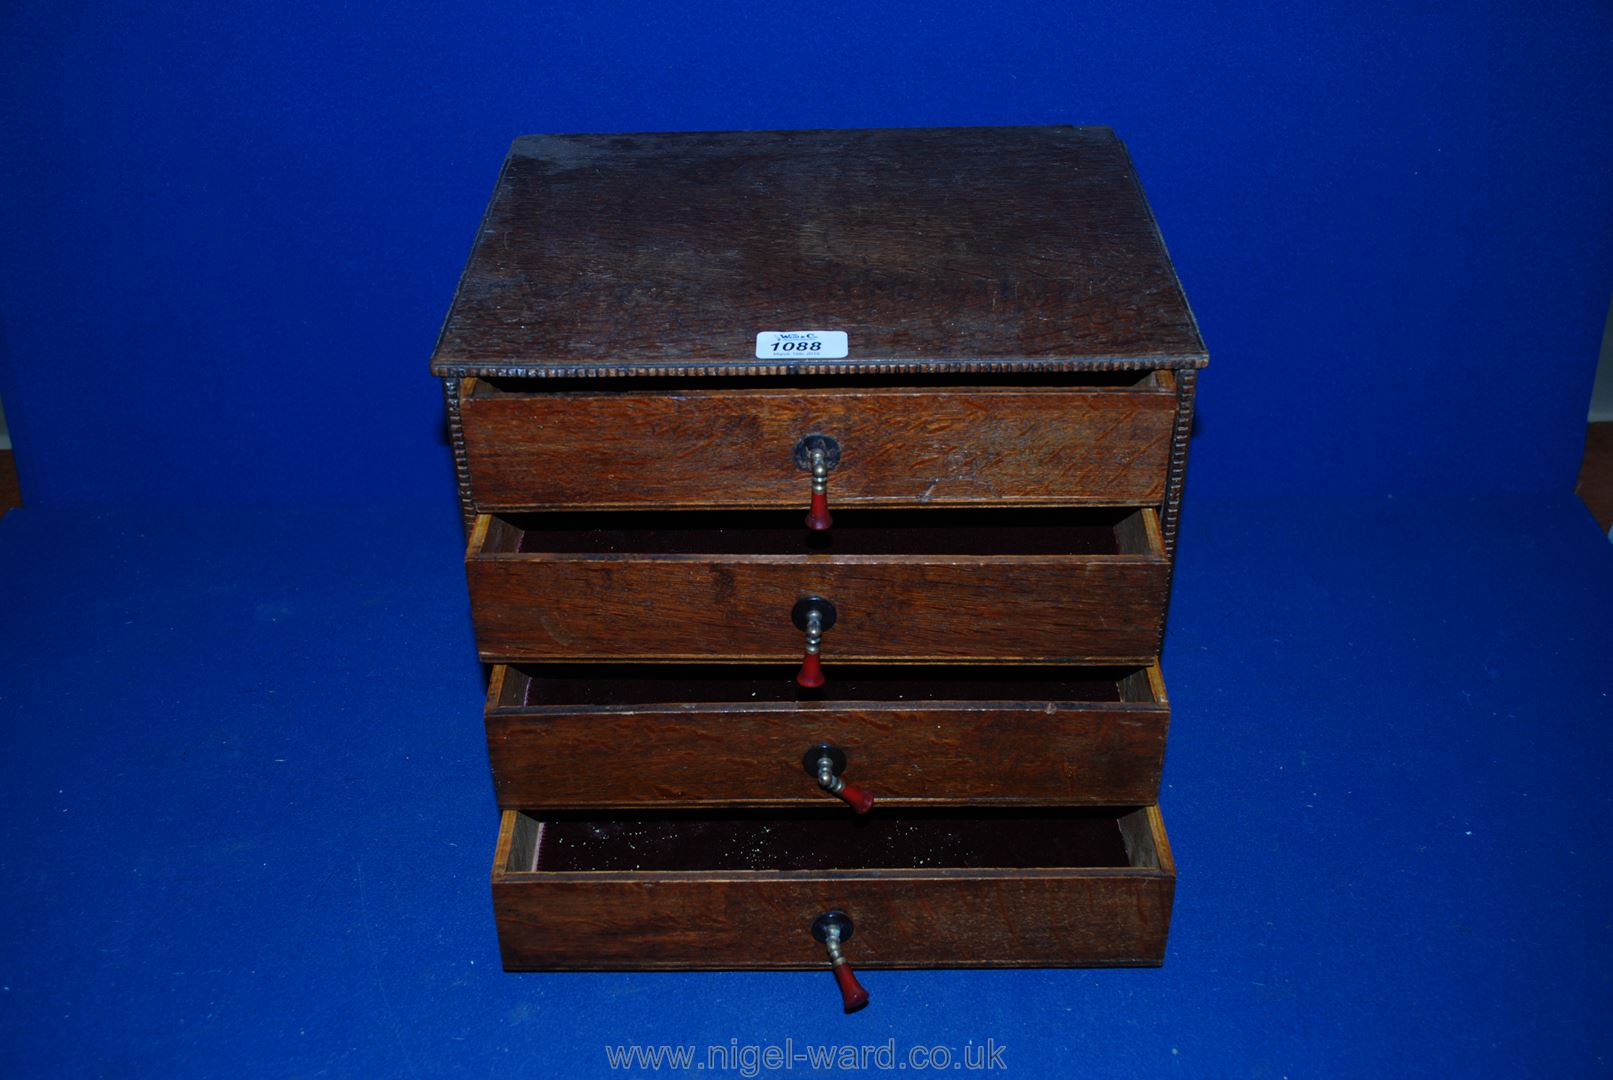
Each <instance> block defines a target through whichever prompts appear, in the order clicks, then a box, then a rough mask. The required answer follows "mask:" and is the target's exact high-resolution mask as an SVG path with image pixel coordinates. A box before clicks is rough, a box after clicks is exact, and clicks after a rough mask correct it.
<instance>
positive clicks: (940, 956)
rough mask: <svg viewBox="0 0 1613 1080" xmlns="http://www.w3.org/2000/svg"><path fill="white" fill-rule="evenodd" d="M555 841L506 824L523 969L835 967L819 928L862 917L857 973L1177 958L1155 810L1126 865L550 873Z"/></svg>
mask: <svg viewBox="0 0 1613 1080" xmlns="http://www.w3.org/2000/svg"><path fill="white" fill-rule="evenodd" d="M877 812H878V811H877V810H876V811H875V813H877ZM1058 827H1059V826H1058V825H1057V824H1053V825H1043V826H1041V828H1043V829H1047V828H1055V829H1056V828H1058ZM545 828H547V827H539V825H538V823H537V822H536V821H534V819H532V818H529V817H527V816H525V815H522V814H518V813H516V812H513V811H511V812H507V813H506V814H505V815H504V821H503V829H502V831H501V834H500V842H499V848H498V855H497V857H496V862H495V868H494V875H493V903H494V910H495V914H496V917H497V920H498V927H499V941H500V945H501V948H502V951H503V957H504V965H505V967H506V968H508V969H512V970H515V969H553V968H578V969H653V968H824V969H827V967H828V964H827V961H826V958H825V955H824V953H823V950H822V947H821V946H820V945H818V943H817V942H815V941H814V940H813V938H812V936H811V934H810V927H811V925H812V922H813V920H814V919H815V918H817V917H818V916H819V915H820V914H823V913H825V912H828V911H841V912H844V913H845V914H847V915H848V916H850V918H851V920H852V923H853V926H854V932H853V934H852V937H851V938H850V940H849V941H847V943H846V947H845V952H846V957H847V959H848V960H849V961H850V962H851V964H852V965H853V966H854V967H870V968H879V967H931V966H937V967H940V966H944V967H983V966H1030V967H1048V966H1138V965H1157V964H1159V963H1161V962H1162V961H1163V959H1164V950H1165V939H1166V933H1167V930H1168V927H1169V923H1170V913H1171V901H1172V897H1173V892H1174V886H1175V868H1174V866H1173V865H1172V863H1171V861H1170V853H1169V847H1168V845H1167V843H1166V840H1165V833H1164V827H1163V823H1162V822H1161V820H1160V818H1159V813H1158V810H1157V808H1155V807H1145V808H1141V809H1138V810H1134V811H1130V812H1129V813H1127V814H1125V815H1124V817H1122V819H1121V823H1120V828H1121V829H1122V831H1129V833H1130V836H1128V838H1127V842H1126V847H1127V851H1126V855H1125V857H1124V860H1123V865H1119V866H1110V867H1066V868H1061V867H1026V868H1020V869H1014V868H1008V869H1004V868H981V869H969V868H946V867H942V868H938V869H928V868H925V869H888V870H879V869H860V870H849V869H840V870H836V869H823V870H807V871H785V872H767V871H748V870H734V871H722V872H713V871H711V870H709V869H705V870H695V871H688V872H677V871H665V872H663V871H642V870H605V871H576V872H545V871H543V870H542V869H541V867H542V861H543V860H542V856H541V855H540V856H538V857H537V858H536V859H535V860H534V856H533V853H532V850H531V849H532V847H533V843H534V837H535V836H536V839H537V841H538V843H543V842H546V841H544V840H543V838H542V835H541V834H543V833H544V831H545Z"/></svg>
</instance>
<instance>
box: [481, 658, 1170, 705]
mask: <svg viewBox="0 0 1613 1080" xmlns="http://www.w3.org/2000/svg"><path fill="white" fill-rule="evenodd" d="M833 670H834V677H833V678H831V679H830V680H829V681H828V682H827V683H826V684H824V685H823V686H820V687H817V688H815V689H810V690H809V689H806V688H804V687H802V686H800V685H798V684H797V683H796V681H795V671H796V665H795V664H788V665H785V664H677V665H671V666H669V665H664V664H525V665H519V666H510V667H499V668H497V669H495V671H494V674H493V679H492V682H491V688H490V693H489V702H488V704H489V705H490V706H492V707H493V708H507V709H518V708H528V709H544V708H566V707H571V706H591V707H610V706H628V705H651V704H663V703H668V704H669V703H681V704H686V705H689V706H698V705H710V706H715V707H718V708H721V707H743V706H746V705H757V704H764V703H778V702H784V703H789V702H826V703H838V702H926V701H1049V702H1052V701H1058V702H1136V703H1142V704H1163V703H1164V702H1165V692H1164V685H1163V682H1162V681H1161V680H1160V678H1159V674H1158V671H1157V670H1153V669H1150V668H1145V667H1115V668H1102V667H1030V666H1026V667H994V666H981V667H960V666H958V665H954V664H945V665H935V666H918V665H905V664H892V665H872V664H836V665H835V666H834V669H833Z"/></svg>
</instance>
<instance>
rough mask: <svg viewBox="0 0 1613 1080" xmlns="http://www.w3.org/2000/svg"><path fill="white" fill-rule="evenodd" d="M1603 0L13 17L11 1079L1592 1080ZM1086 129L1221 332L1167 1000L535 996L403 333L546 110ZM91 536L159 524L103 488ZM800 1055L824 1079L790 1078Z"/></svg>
mask: <svg viewBox="0 0 1613 1080" xmlns="http://www.w3.org/2000/svg"><path fill="white" fill-rule="evenodd" d="M1610 31H1613V9H1610V8H1609V7H1608V6H1607V5H1605V4H1601V5H1594V6H1587V5H1568V4H1547V5H1531V6H1528V7H1524V6H1522V5H1520V6H1519V7H1518V9H1517V10H1512V9H1508V8H1505V7H1503V6H1501V5H1497V4H1486V5H1472V4H1468V5H1462V6H1457V5H1434V4H1414V3H1413V4H1395V5H1379V6H1377V7H1374V8H1367V7H1363V6H1361V5H1344V4H1321V5H1318V4H1312V5H1295V4H1282V5H1260V6H1257V5H1244V6H1238V7H1226V8H1225V9H1223V10H1216V8H1215V6H1212V5H1207V4H1206V5H1188V4H1166V5H1155V6H1152V7H1144V6H1143V5H1136V4H1115V5H1064V4H1042V5H1020V4H997V5H981V4H961V3H960V4H945V3H935V4H912V5H877V4H872V3H866V2H865V3H861V4H844V5H797V6H789V7H786V6H773V5H763V4H750V5H739V4H719V3H711V4H704V5H693V4H676V3H662V4H656V5H648V4H646V5H643V6H636V7H635V6H628V5H614V4H605V3H596V4H578V5H573V6H568V7H563V8H560V7H556V8H545V7H541V6H532V5H525V6H522V5H508V6H503V7H499V6H493V5H476V4H469V5H448V6H435V7H425V6H421V7H416V8H408V7H401V6H398V5H382V4H373V5H366V4H336V3H326V4H313V3H306V2H303V0H285V2H282V3H279V4H275V5H269V4H262V3H235V4H229V5H218V6H216V7H215V8H214V9H211V10H209V9H206V8H203V7H200V6H192V5H155V4H153V5H145V6H136V5H120V4H106V5H99V6H89V5H82V4H66V3H64V4H42V3H33V4H21V5H17V4H13V5H10V6H8V7H6V8H4V9H3V10H0V94H3V97H0V110H3V113H0V229H3V230H4V231H3V249H0V319H3V321H4V325H3V327H0V330H3V340H0V345H3V346H4V347H3V348H0V397H3V399H4V401H5V405H6V410H7V415H8V419H9V420H10V423H11V426H12V429H13V436H14V439H15V441H16V444H17V450H18V462H19V466H20V468H21V470H22V480H23V486H24V494H25V497H26V498H27V500H28V502H29V506H28V508H26V509H24V510H21V511H13V512H12V513H10V514H8V515H6V517H5V519H4V521H3V522H0V912H3V913H4V914H5V917H6V920H7V928H6V930H5V931H4V932H3V933H0V1073H4V1074H6V1075H62V1074H111V1075H121V1074H133V1075H187V1074H189V1075H207V1074H215V1075H216V1074H217V1073H219V1072H222V1071H239V1072H250V1073H260V1074H264V1075H272V1076H310V1075H340V1076H374V1075H409V1074H414V1075H437V1074H442V1073H445V1072H460V1071H463V1072H472V1071H474V1072H477V1073H492V1074H498V1075H505V1074H520V1075H604V1074H608V1073H607V1070H606V1067H605V1062H604V1055H603V1047H604V1046H605V1045H606V1044H610V1043H625V1042H630V1041H640V1042H649V1043H652V1044H653V1043H693V1044H697V1045H699V1046H702V1047H703V1046H705V1045H707V1044H713V1043H714V1044H722V1045H725V1044H727V1043H728V1041H729V1040H730V1039H738V1040H739V1041H740V1043H742V1044H753V1043H767V1042H772V1041H781V1040H783V1039H785V1038H793V1039H794V1040H795V1041H796V1043H797V1045H800V1044H803V1043H806V1042H838V1041H857V1042H870V1043H879V1042H883V1040H884V1039H886V1038H896V1039H897V1041H898V1044H899V1045H901V1046H904V1047H905V1046H907V1045H909V1044H914V1043H923V1044H930V1043H940V1044H943V1045H952V1046H959V1047H961V1046H962V1045H963V1044H964V1043H965V1042H966V1041H969V1040H973V1041H974V1042H976V1043H979V1042H981V1041H983V1040H985V1039H987V1038H994V1039H996V1040H997V1041H998V1042H999V1043H1003V1044H1006V1045H1007V1047H1008V1052H1007V1062H1008V1064H1009V1067H1010V1069H1011V1070H1012V1071H1013V1072H1016V1073H1019V1074H1021V1075H1032V1076H1038V1075H1058V1074H1068V1073H1077V1074H1094V1075H1126V1074H1132V1073H1137V1072H1149V1073H1151V1072H1161V1071H1166V1070H1171V1071H1176V1072H1181V1073H1183V1074H1184V1075H1261V1076H1281V1075H1344V1076H1359V1075H1372V1074H1375V1073H1385V1074H1391V1075H1397V1074H1427V1075H1474V1074H1489V1075H1499V1076H1513V1075H1518V1074H1519V1073H1551V1072H1562V1073H1567V1074H1573V1075H1584V1074H1594V1073H1605V1072H1607V1071H1609V1065H1608V1053H1607V1050H1606V1047H1605V1044H1604V1040H1603V1036H1602V1031H1603V1028H1604V1026H1605V1018H1606V1017H1607V1016H1609V1015H1613V927H1610V923H1613V920H1610V919H1609V914H1608V911H1609V908H1608V901H1607V895H1608V891H1609V886H1610V885H1613V858H1610V855H1609V852H1608V849H1607V845H1606V837H1607V836H1608V835H1609V833H1610V832H1613V794H1610V792H1613V785H1610V783H1609V780H1610V777H1613V738H1610V735H1609V728H1608V721H1609V719H1610V706H1609V702H1610V700H1613V663H1610V662H1609V657H1610V656H1613V555H1610V551H1609V548H1608V545H1607V544H1606V542H1605V540H1603V538H1602V537H1601V536H1600V535H1599V533H1598V531H1597V529H1596V528H1595V526H1594V524H1593V523H1592V522H1591V521H1590V519H1589V517H1588V515H1587V514H1586V513H1585V511H1584V509H1583V508H1582V507H1581V506H1580V505H1579V504H1578V503H1577V501H1575V500H1574V499H1573V498H1572V497H1571V496H1570V495H1569V494H1568V491H1569V489H1570V487H1571V485H1572V483H1573V476H1574V469H1575V466H1576V463H1577V458H1578V454H1579V450H1580V445H1581V440H1582V437H1583V422H1584V413H1585V402H1586V399H1587V397H1588V393H1589V387H1590V383H1591V373H1592V368H1593V365H1594V361H1595V354H1596V346H1597V341H1598V337H1599V334H1600V330H1601V325H1602V319H1603V315H1604V313H1605V311H1606V305H1607V299H1608V296H1609V292H1610V290H1613V212H1610V211H1613V140H1610V139H1609V138H1608V133H1609V130H1610V128H1613V125H1610V123H1609V121H1610V119H1613V80H1610V78H1609V76H1608V74H1607V70H1608V67H1609V63H1608V61H1609V53H1610V43H1613V34H1610ZM1051 122H1076V123H1080V122H1091V123H1105V124H1110V125H1112V126H1114V127H1115V128H1116V129H1117V130H1118V131H1119V132H1120V133H1121V135H1122V137H1124V138H1125V139H1126V140H1127V142H1128V144H1129V146H1130V148H1131V151H1132V154H1133V157H1134V159H1135V161H1136V163H1137V166H1138V169H1139V171H1140V173H1141V175H1142V179H1143V181H1144V184H1145V186H1146V187H1147V189H1148V191H1149V194H1150V197H1151V199H1152V201H1153V203H1154V206H1155V209H1156V212H1157V213H1158V216H1159V218H1160V221H1161V224H1162V227H1163V229H1164V232H1165V235H1166V238H1167V240H1168V242H1169V243H1170V245H1171V249H1172V253H1173V255H1174V256H1175V258H1176V260H1177V263H1178V266H1179V269H1180V272H1181V275H1182V278H1183V281H1184V283H1185V285H1186V287H1187V290H1188V294H1189V297H1190V298H1191V299H1192V301H1193V303H1194V306H1195V309H1196V310H1197V312H1198V314H1199V317H1200V320H1201V322H1202V324H1203V329H1204V332H1205V337H1206V339H1207V341H1208V343H1209V346H1210V349H1211V352H1212V355H1213V357H1214V364H1213V366H1212V367H1211V368H1210V369H1209V371H1208V372H1207V373H1206V375H1205V378H1204V380H1203V384H1202V393H1201V399H1200V403H1201V409H1200V423H1199V430H1198V435H1197V437H1196V439H1195V441H1194V446H1193V455H1194V460H1193V466H1192V480H1191V483H1190V485H1189V506H1188V508H1187V513H1186V515H1185V517H1184V524H1183V533H1182V538H1181V548H1180V565H1179V567H1178V573H1177V578H1176V596H1175V600H1174V602H1173V609H1172V615H1171V628H1170V635H1169V638H1168V642H1167V653H1166V672H1167V676H1168V682H1169V686H1170V689H1171V694H1172V698H1173V702H1174V715H1175V722H1174V724H1173V728H1172V734H1171V751H1170V757H1169V761H1168V762H1167V770H1166V789H1165V790H1164V791H1163V792H1162V795H1161V801H1162V804H1163V806H1164V811H1165V816H1166V820H1167V824H1168V826H1169V828H1170V832H1171V838H1172V842H1173V846H1174V848H1175V850H1176V854H1177V859H1178V863H1179V867H1180V870H1181V880H1180V884H1179V888H1178V901H1177V908H1176V916H1175V922H1174V925H1173V931H1172V936H1171V941H1170V946H1169V953H1168V957H1167V962H1166V965H1165V967H1164V968H1162V969H1160V970H1157V971H1120V972H1114V971H1111V972H1084V971H1048V972H984V973H980V972H972V973H971V972H873V973H869V974H868V976H867V979H866V982H867V984H868V986H869V989H870V990H871V992H872V993H873V995H874V1003H873V1005H872V1006H871V1007H870V1008H869V1009H868V1010H866V1011H865V1012H863V1013H860V1014H858V1015H857V1016H855V1017H851V1018H842V1017H840V1016H839V1015H838V1009H837V1007H836V1004H835V1001H834V999H833V991H832V987H831V986H830V984H829V980H828V976H827V975H826V974H823V973H821V972H805V973H781V974H658V975H647V974H621V975H567V974H559V975H555V974H549V975H506V974H504V973H503V972H501V971H500V970H499V967H498V961H497V951H496V941H495V937H494V934H493V928H492V921H491V911H490V906H489V899H488V891H487V870H488V863H489V856H490V849H491V843H492V835H493V829H494V827H495V824H496V811H495V807H494V803H493V796H492V791H491V785H490V783H489V780H488V776H487V766H486V756H485V748H484V746H483V742H482V732H481V727H480V718H479V715H478V704H479V700H480V672H479V670H478V668H477V665H476V663H475V659H474V652H473V648H472V643H471V635H470V626H469V621H468V616H467V613H466V610H465V595H464V582H463V576H462V573H461V571H460V568H459V565H458V562H457V555H458V552H459V550H460V548H461V545H462V536H461V535H460V532H459V523H458V520H457V506H456V504H455V500H454V496H453V492H452V469H451V467H450V464H449V460H448V453H447V449H446V445H445V442H444V438H443V435H442V413H441V400H440V397H439V393H438V387H437V384H436V383H435V382H434V381H433V380H431V379H430V378H428V377H427V375H426V367H425V364H426V357H427V354H428V352H429V350H430V346H431V342H432V339H433V337H434V334H435V331H436V328H437V326H438V324H439V322H440V320H441V317H442V314H443V312H444V308H445V305H446V302H447V298H448V296H449V294H450V292H451V289H452V286H453V283H454V280H455V277H456V275H457V273H458V270H459V267H460V265H461V264H462V262H463V259H464V256H465V254H466V252H467V250H468V247H469V243H470V240H471V236H472V233H473V231H474V229H475V225H476V221H477V218H478V215H479V213H480V210H481V207H482V205H483V202H484V200H485V198H486V196H487V193H488V191H489V190H490V188H491V185H492V181H493V177H494V174H495V171H496V169H497V166H498V163H499V161H500V160H501V158H502V155H503V152H504V149H505V147H506V146H507V144H508V142H509V140H510V138H511V137H513V136H514V135H516V134H519V133H524V132H538V131H578V130H655V129H665V130H675V129H703V128H735V127H743V128H766V127H835V126H875V125H908V124H912V125H918V124H962V123H1051ZM113 506H123V507H125V509H122V510H118V511H112V510H110V509H108V508H109V507H113ZM808 1075H810V1074H808Z"/></svg>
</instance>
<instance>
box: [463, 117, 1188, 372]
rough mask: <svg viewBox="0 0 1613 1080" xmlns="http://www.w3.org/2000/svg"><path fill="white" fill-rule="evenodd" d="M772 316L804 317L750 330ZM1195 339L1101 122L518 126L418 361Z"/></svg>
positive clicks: (794, 361)
mask: <svg viewBox="0 0 1613 1080" xmlns="http://www.w3.org/2000/svg"><path fill="white" fill-rule="evenodd" d="M775 332H790V333H793V332H817V333H819V334H820V335H821V336H820V337H817V338H789V337H761V336H760V335H769V334H773V333H775ZM824 332H840V333H843V334H844V335H845V337H844V339H841V338H840V337H839V334H838V333H824ZM842 340H843V342H844V346H843V348H844V352H843V353H842V352H841V342H842ZM813 341H816V342H818V343H819V344H818V347H817V348H816V349H813V348H812V345H811V342H813ZM780 349H783V350H784V351H782V352H780V351H779V350H780ZM796 349H801V350H802V351H800V352H796V351H795V350H796ZM808 350H810V351H808ZM759 353H762V354H765V358H763V357H762V356H759V355H758V354H759ZM837 354H838V355H837ZM775 357H776V359H775ZM1205 360H1206V356H1205V351H1204V344H1203V342H1202V340H1201V339H1200V337H1199V333H1198V328H1197V326H1196V324H1195V323H1194V321H1193V316H1192V313H1191V312H1190V311H1189V309H1188V306H1187V301H1186V299H1185V298H1184V297H1183V295H1182V289H1181V285H1180V283H1179V282H1178V281H1177V279H1176V273H1175V270H1174V269H1173V268H1172V266H1171V262H1170V257H1169V256H1168V255H1167V254H1166V252H1165V247H1164V245H1163V243H1162V242H1161V241H1160V237H1159V231H1158V228H1157V227H1156V225H1155V224H1154V217H1153V214H1152V212H1151V211H1150V210H1149V208H1148V204H1147V202H1146V200H1145V199H1144V198H1143V194H1142V189H1141V188H1140V187H1139V186H1138V183H1137V178H1136V174H1135V173H1134V172H1133V170H1132V167H1131V161H1130V159H1129V158H1128V156H1127V154H1126V150H1125V147H1124V146H1122V145H1121V142H1120V140H1119V139H1117V138H1116V137H1115V135H1114V132H1112V131H1110V130H1109V129H1108V128H1100V127H999V128H916V129H883V130H854V131H744V132H693V133H684V134H636V135H529V136H525V137H523V138H520V139H517V140H516V141H515V143H514V145H513V146H512V147H511V148H510V153H509V156H508V158H506V159H505V162H504V169H503V172H502V173H501V174H500V176H499V180H498V186H497V187H496V189H495V190H494V192H493V198H492V201H491V202H490V203H489V204H488V207H487V212H486V215H485V217H484V218H483V220H482V224H481V229H480V231H479V232H478V233H477V236H476V242H475V246H474V248H473V249H472V251H471V256H470V261H469V263H468V265H467V266H466V267H465V272H464V274H463V276H462V277H461V278H460V282H459V288H458V291H457V292H456V293H455V296H454V300H453V306H452V308H451V309H450V310H449V313H448V318H447V319H446V321H445V322H444V324H443V328H442V333H441V335H440V336H439V338H438V340H437V347H436V349H435V351H434V352H433V354H432V365H431V366H432V371H433V372H434V373H435V374H438V375H489V376H491V375H511V376H525V375H530V376H579V375H583V376H586V375H668V374H695V375H712V374H732V375H776V374H787V373H801V374H830V373H848V372H854V373H867V372H878V371H893V370H894V371H904V372H968V371H1008V370H1015V369H1026V370H1067V371H1085V370H1098V369H1113V368H1147V367H1170V368H1182V367H1198V366H1202V365H1203V364H1204V363H1205Z"/></svg>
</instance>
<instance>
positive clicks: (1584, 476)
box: [1574, 421, 1613, 532]
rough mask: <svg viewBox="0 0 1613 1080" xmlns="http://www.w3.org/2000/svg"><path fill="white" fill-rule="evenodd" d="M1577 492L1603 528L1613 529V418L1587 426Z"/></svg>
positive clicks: (1606, 529) (1605, 530)
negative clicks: (1612, 419)
mask: <svg viewBox="0 0 1613 1080" xmlns="http://www.w3.org/2000/svg"><path fill="white" fill-rule="evenodd" d="M1574 493H1575V494H1576V495H1578V496H1579V497H1580V499H1581V500H1582V501H1583V502H1584V503H1585V505H1586V507H1587V508H1588V509H1589V510H1590V512H1591V516H1592V517H1594V518H1595V519H1596V523H1597V524H1598V525H1600V526H1601V527H1602V531H1603V532H1607V531H1608V530H1610V529H1613V421H1602V422H1600V423H1595V424H1587V425H1586V426H1585V457H1584V460H1583V461H1582V462H1581V463H1580V467H1579V483H1578V484H1576V485H1575V487H1574Z"/></svg>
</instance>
